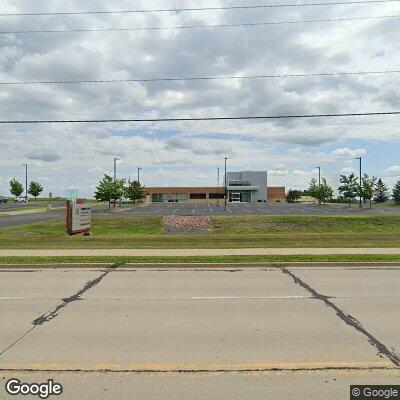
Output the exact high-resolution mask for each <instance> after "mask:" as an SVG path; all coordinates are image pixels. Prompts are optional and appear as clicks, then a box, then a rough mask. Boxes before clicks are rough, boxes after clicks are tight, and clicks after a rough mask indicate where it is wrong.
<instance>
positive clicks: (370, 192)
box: [361, 174, 376, 208]
mask: <svg viewBox="0 0 400 400" xmlns="http://www.w3.org/2000/svg"><path fill="white" fill-rule="evenodd" d="M361 182H362V187H361V191H362V192H361V193H362V197H363V199H364V203H365V201H366V200H369V208H372V198H373V197H374V193H375V187H376V178H375V177H374V176H372V177H369V176H368V174H364V176H363V178H362V180H361Z"/></svg>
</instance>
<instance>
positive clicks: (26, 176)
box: [22, 164, 28, 202]
mask: <svg viewBox="0 0 400 400" xmlns="http://www.w3.org/2000/svg"><path fill="white" fill-rule="evenodd" d="M22 165H23V166H24V167H25V202H28V164H22Z"/></svg>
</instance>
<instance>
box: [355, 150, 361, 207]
mask: <svg viewBox="0 0 400 400" xmlns="http://www.w3.org/2000/svg"><path fill="white" fill-rule="evenodd" d="M356 160H360V176H359V178H360V193H359V194H360V201H359V207H362V201H361V199H362V178H361V156H360V157H356Z"/></svg>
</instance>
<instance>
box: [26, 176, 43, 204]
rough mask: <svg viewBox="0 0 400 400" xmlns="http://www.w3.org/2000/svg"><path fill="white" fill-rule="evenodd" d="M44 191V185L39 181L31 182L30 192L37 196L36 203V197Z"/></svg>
mask: <svg viewBox="0 0 400 400" xmlns="http://www.w3.org/2000/svg"><path fill="white" fill-rule="evenodd" d="M42 192H43V186H42V185H41V184H40V183H39V182H34V181H32V182H30V183H29V189H28V193H29V194H30V195H31V196H33V197H34V198H35V203H36V197H38V196H39V195H40V193H42Z"/></svg>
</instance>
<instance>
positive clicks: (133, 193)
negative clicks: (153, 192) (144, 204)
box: [125, 181, 146, 203]
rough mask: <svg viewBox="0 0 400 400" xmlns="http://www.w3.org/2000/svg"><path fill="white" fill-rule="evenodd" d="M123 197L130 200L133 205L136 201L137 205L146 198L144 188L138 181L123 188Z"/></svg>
mask: <svg viewBox="0 0 400 400" xmlns="http://www.w3.org/2000/svg"><path fill="white" fill-rule="evenodd" d="M125 196H126V197H127V198H128V199H130V200H132V201H133V202H134V203H135V201H136V200H137V201H138V203H139V201H140V200H142V199H143V198H144V197H145V196H146V188H145V187H144V186H142V185H141V184H140V182H138V181H132V182H130V183H129V185H128V186H127V187H126V188H125Z"/></svg>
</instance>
